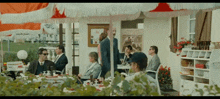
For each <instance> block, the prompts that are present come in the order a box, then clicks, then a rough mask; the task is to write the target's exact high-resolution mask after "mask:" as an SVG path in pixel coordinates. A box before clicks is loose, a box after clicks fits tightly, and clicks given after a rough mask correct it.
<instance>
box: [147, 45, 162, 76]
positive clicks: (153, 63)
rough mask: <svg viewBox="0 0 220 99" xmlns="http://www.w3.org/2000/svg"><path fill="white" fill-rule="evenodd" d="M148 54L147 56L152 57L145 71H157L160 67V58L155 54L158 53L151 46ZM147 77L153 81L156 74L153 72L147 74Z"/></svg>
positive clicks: (154, 47) (156, 49)
mask: <svg viewBox="0 0 220 99" xmlns="http://www.w3.org/2000/svg"><path fill="white" fill-rule="evenodd" d="M148 53H149V55H151V56H152V59H151V60H150V62H149V64H148V66H147V69H146V71H147V70H152V71H157V69H158V67H159V65H160V58H159V57H158V55H157V53H158V48H157V46H151V47H150V49H149V52H148ZM147 75H149V76H151V77H152V78H154V79H155V77H156V74H155V73H153V72H149V73H147Z"/></svg>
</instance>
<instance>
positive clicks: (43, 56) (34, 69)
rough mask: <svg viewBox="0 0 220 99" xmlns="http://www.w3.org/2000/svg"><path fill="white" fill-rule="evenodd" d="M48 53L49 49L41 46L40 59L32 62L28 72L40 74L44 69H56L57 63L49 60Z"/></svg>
mask: <svg viewBox="0 0 220 99" xmlns="http://www.w3.org/2000/svg"><path fill="white" fill-rule="evenodd" d="M47 55H48V52H47V49H44V48H40V49H39V50H38V56H39V59H38V60H34V61H32V62H31V63H30V65H29V68H28V72H30V73H32V74H35V75H38V74H40V73H43V71H48V70H55V69H56V67H55V64H54V63H53V62H52V61H49V60H47ZM51 66H53V68H51Z"/></svg>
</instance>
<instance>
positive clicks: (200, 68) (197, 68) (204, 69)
mask: <svg viewBox="0 0 220 99" xmlns="http://www.w3.org/2000/svg"><path fill="white" fill-rule="evenodd" d="M195 69H196V70H204V71H209V69H201V68H195Z"/></svg>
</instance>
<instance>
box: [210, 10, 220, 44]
mask: <svg viewBox="0 0 220 99" xmlns="http://www.w3.org/2000/svg"><path fill="white" fill-rule="evenodd" d="M219 29H220V9H216V10H213V11H212V23H211V41H212V42H220V39H219V38H220V33H219Z"/></svg>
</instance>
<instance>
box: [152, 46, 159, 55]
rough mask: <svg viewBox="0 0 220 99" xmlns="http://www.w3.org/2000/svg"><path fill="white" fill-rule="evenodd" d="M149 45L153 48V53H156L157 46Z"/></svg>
mask: <svg viewBox="0 0 220 99" xmlns="http://www.w3.org/2000/svg"><path fill="white" fill-rule="evenodd" d="M150 47H151V48H152V49H153V50H154V52H155V54H157V53H158V48H157V46H150Z"/></svg>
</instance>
